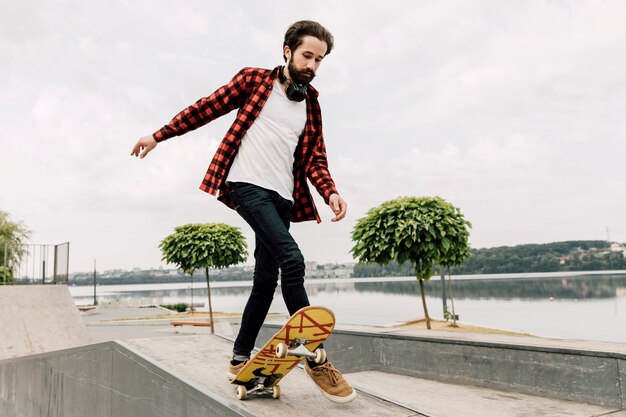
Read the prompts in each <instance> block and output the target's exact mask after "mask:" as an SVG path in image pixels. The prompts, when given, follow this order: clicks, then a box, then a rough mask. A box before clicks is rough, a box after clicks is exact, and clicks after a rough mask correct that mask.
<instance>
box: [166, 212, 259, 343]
mask: <svg viewBox="0 0 626 417" xmlns="http://www.w3.org/2000/svg"><path fill="white" fill-rule="evenodd" d="M159 248H160V249H161V252H162V253H163V261H165V262H167V263H171V264H175V265H177V266H178V267H179V268H180V269H182V270H183V272H185V273H187V274H190V275H191V276H192V279H193V273H194V271H195V270H196V269H201V268H204V271H205V274H206V283H207V295H208V299H209V318H210V321H211V333H213V306H212V304H211V282H210V279H209V268H226V267H229V266H231V265H237V264H239V263H241V262H245V261H246V259H247V258H248V250H247V249H248V245H247V244H246V239H245V237H244V235H243V234H242V233H241V231H240V230H239V228H237V227H233V226H229V225H227V224H224V223H205V224H186V225H183V226H178V227H176V228H175V229H174V233H172V234H171V235H169V236H167V237H166V238H165V239H163V240H162V241H161V243H160V245H159ZM192 304H193V302H192ZM192 311H193V305H192Z"/></svg>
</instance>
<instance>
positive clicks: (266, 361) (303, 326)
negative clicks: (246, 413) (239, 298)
mask: <svg viewBox="0 0 626 417" xmlns="http://www.w3.org/2000/svg"><path fill="white" fill-rule="evenodd" d="M334 327H335V315H334V314H333V312H332V311H331V310H330V309H328V308H326V307H317V306H309V307H304V308H302V309H300V310H298V311H297V312H295V313H294V315H293V316H291V318H289V320H288V321H287V323H285V325H284V326H283V327H282V329H280V330H279V331H278V333H276V334H275V335H274V336H273V337H272V338H271V339H270V340H269V341H268V342H267V343H266V344H265V346H263V348H262V349H261V350H260V351H258V352H257V354H256V355H254V356H253V357H252V358H251V359H250V361H249V362H248V363H247V364H246V366H244V367H243V368H242V369H241V370H240V371H239V373H238V374H237V375H236V376H235V379H233V381H232V383H233V384H236V385H240V386H241V387H245V388H240V389H238V390H237V395H238V397H239V398H240V399H244V398H246V396H247V393H248V392H250V393H252V392H255V391H260V393H272V395H273V396H274V398H278V397H279V396H280V390H279V389H278V386H277V384H278V382H279V381H280V380H281V379H282V378H284V377H285V375H287V374H288V373H289V372H290V371H291V370H292V369H294V368H295V367H296V366H298V364H299V363H300V362H301V361H302V360H303V359H304V358H305V356H307V357H311V358H313V357H314V356H316V353H315V350H316V349H317V348H318V347H319V346H320V344H322V343H323V342H324V341H325V340H326V339H328V337H329V336H330V334H331V333H332V331H333V329H334ZM277 348H278V350H279V352H280V351H281V350H282V351H283V353H282V354H281V356H283V357H282V358H279V357H278V356H277V353H276V350H277ZM304 348H306V349H304ZM294 350H295V352H294ZM320 355H323V357H325V352H319V353H317V356H318V359H320ZM248 390H250V391H248ZM242 397H243V398H242Z"/></svg>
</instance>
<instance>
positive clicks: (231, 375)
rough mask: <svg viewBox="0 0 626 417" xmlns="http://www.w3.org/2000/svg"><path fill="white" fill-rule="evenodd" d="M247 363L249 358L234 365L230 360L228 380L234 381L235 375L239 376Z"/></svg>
mask: <svg viewBox="0 0 626 417" xmlns="http://www.w3.org/2000/svg"><path fill="white" fill-rule="evenodd" d="M247 363H248V359H246V360H245V361H243V362H241V363H240V364H239V365H232V364H231V363H230V362H228V380H229V381H232V380H233V379H235V376H237V374H238V373H239V371H241V370H242V369H243V367H244V366H246V364H247Z"/></svg>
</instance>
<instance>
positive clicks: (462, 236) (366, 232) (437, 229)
mask: <svg viewBox="0 0 626 417" xmlns="http://www.w3.org/2000/svg"><path fill="white" fill-rule="evenodd" d="M471 227H472V226H471V223H470V222H469V221H467V220H465V219H464V217H463V214H461V211H460V210H459V209H458V208H456V207H454V206H453V205H452V204H450V203H448V202H446V201H445V200H444V199H442V198H440V197H399V198H397V199H395V200H391V201H387V202H385V203H383V204H381V205H380V206H379V207H376V208H373V209H371V210H369V211H368V212H367V214H366V215H365V217H363V218H361V219H359V220H358V222H357V224H356V225H355V227H354V229H353V231H352V240H353V241H354V242H356V244H355V246H354V247H353V248H352V254H353V255H354V257H355V258H357V259H358V260H359V262H374V263H378V264H387V263H388V262H390V261H392V260H395V261H398V262H399V263H404V262H406V261H410V262H414V263H415V276H416V277H417V279H418V281H419V288H420V294H421V298H422V305H423V308H424V315H425V317H426V326H427V328H428V329H430V317H429V315H428V308H427V307H426V297H425V294H424V282H423V281H424V280H426V281H428V280H429V279H430V277H431V275H432V271H433V264H434V263H437V264H439V265H442V266H453V265H459V264H461V263H462V262H463V261H464V260H465V259H467V258H468V257H469V256H470V247H469V245H468V241H467V240H468V237H469V230H468V229H469V228H471Z"/></svg>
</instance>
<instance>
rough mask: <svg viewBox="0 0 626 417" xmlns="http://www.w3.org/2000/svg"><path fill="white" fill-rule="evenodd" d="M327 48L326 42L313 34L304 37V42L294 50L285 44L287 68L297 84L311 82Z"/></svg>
mask: <svg viewBox="0 0 626 417" xmlns="http://www.w3.org/2000/svg"><path fill="white" fill-rule="evenodd" d="M326 49H327V45H326V42H324V41H322V40H319V39H317V38H316V37H313V36H305V37H304V38H302V44H300V46H298V47H297V48H296V50H295V51H293V52H292V51H291V50H290V49H289V47H288V46H285V49H284V52H285V56H286V57H287V62H288V65H287V70H288V71H289V76H290V77H291V79H292V80H293V81H294V82H295V83H296V84H300V85H307V84H309V83H310V82H311V81H312V80H313V78H315V72H316V71H317V68H318V67H319V66H320V64H321V63H322V59H324V55H326Z"/></svg>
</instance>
